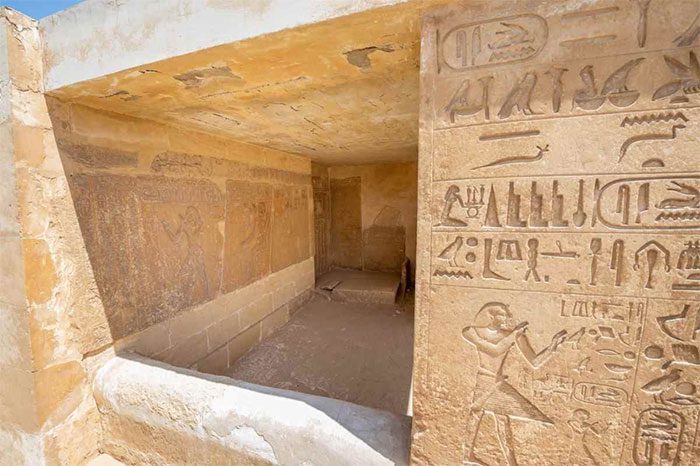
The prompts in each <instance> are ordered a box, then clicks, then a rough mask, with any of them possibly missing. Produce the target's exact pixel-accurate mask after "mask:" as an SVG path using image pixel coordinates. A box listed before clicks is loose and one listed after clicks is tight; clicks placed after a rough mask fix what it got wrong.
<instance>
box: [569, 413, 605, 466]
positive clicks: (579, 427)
mask: <svg viewBox="0 0 700 466" xmlns="http://www.w3.org/2000/svg"><path fill="white" fill-rule="evenodd" d="M590 418H591V413H589V412H588V410H585V409H577V410H575V411H574V412H573V414H572V415H571V419H570V420H569V421H568V424H569V428H571V432H572V442H571V450H569V461H568V464H570V465H571V466H584V465H590V464H595V465H596V466H604V465H607V464H612V462H613V458H612V452H611V451H610V447H609V446H608V445H607V444H606V443H605V442H604V441H603V440H602V438H601V436H602V434H604V433H605V432H606V431H607V430H608V428H609V427H610V423H607V424H603V423H602V422H600V421H597V422H590Z"/></svg>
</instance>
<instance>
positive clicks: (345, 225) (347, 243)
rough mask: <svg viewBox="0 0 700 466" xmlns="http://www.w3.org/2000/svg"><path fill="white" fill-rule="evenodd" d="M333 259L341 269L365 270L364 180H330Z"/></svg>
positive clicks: (353, 178)
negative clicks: (359, 253) (363, 252)
mask: <svg viewBox="0 0 700 466" xmlns="http://www.w3.org/2000/svg"><path fill="white" fill-rule="evenodd" d="M331 206H332V207H333V208H332V210H331V258H332V262H333V264H335V265H338V266H340V267H349V268H355V269H360V268H362V256H361V255H358V254H357V251H362V194H361V178H360V177H359V176H358V177H350V178H343V179H335V178H333V179H331Z"/></svg>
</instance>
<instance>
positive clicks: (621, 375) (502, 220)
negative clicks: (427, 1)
mask: <svg viewBox="0 0 700 466" xmlns="http://www.w3.org/2000/svg"><path fill="white" fill-rule="evenodd" d="M685 15H689V16H691V17H693V18H694V17H695V16H696V15H697V2H693V1H688V2H686V1H679V2H673V5H672V6H671V4H669V3H665V2H653V1H652V2H649V1H637V2H624V1H612V2H607V1H592V2H585V4H583V3H581V2H578V1H576V0H571V1H568V0H566V1H561V2H548V1H543V2H508V1H502V2H500V1H497V2H489V5H488V8H486V7H485V4H482V3H479V2H477V3H464V4H457V3H455V4H454V5H451V6H449V7H446V8H444V9H440V10H435V11H433V12H431V13H430V14H429V15H428V17H427V18H426V22H425V25H424V31H423V45H424V46H423V48H422V55H423V59H422V64H423V65H425V66H422V67H421V73H422V77H421V79H422V89H425V90H426V95H425V96H423V97H424V100H423V101H424V103H425V105H424V106H423V108H422V111H421V144H420V156H419V159H420V169H419V191H418V192H419V197H420V199H421V202H420V211H419V215H418V219H419V220H418V221H419V228H418V238H419V239H418V245H419V247H418V265H419V268H418V273H417V291H416V302H417V307H416V343H415V345H416V347H415V364H414V387H415V388H414V398H413V400H414V431H413V444H412V461H413V463H415V464H520V465H540V464H625V465H627V464H630V465H631V464H636V465H641V464H651V463H655V462H658V461H662V462H668V463H669V464H672V463H675V464H678V465H681V464H687V465H690V464H695V463H697V459H698V452H697V448H696V445H695V441H694V440H691V437H693V438H694V436H696V432H695V431H696V430H697V429H696V428H695V427H691V428H690V430H692V431H693V433H690V430H685V427H684V428H682V429H681V428H680V426H686V425H691V424H695V423H696V421H697V413H696V412H695V410H694V408H692V409H691V408H688V406H689V405H695V404H696V403H697V401H698V400H697V393H696V391H697V390H696V385H697V384H696V382H695V381H696V380H697V379H698V377H699V376H700V372H699V371H698V364H697V362H698V361H700V359H698V347H697V341H696V339H697V337H696V336H692V335H691V333H692V332H694V330H692V331H691V327H693V325H694V324H691V322H695V320H696V317H697V314H698V310H700V300H698V295H697V292H698V290H700V285H699V284H698V278H700V277H699V276H698V274H697V271H698V270H700V263H698V258H700V243H698V242H697V241H698V238H697V228H698V227H699V226H700V223H698V221H697V214H700V211H699V209H698V206H697V205H694V204H693V202H692V201H691V199H695V198H696V197H697V196H696V194H697V192H698V189H700V183H699V181H698V175H697V171H698V170H697V160H696V159H695V157H694V155H692V154H691V152H692V150H691V148H692V147H693V142H694V141H695V140H696V139H697V134H695V133H696V132H695V131H694V130H693V129H691V128H692V123H690V122H691V121H694V119H695V118H696V115H695V113H696V109H695V108H694V107H695V105H696V104H697V101H696V100H695V99H696V97H693V96H691V95H690V94H687V89H686V90H683V86H682V85H681V84H680V82H681V81H679V78H677V77H673V75H674V74H675V72H674V71H670V69H675V70H676V72H677V71H679V65H680V69H683V67H685V66H687V64H688V63H690V60H691V55H692V56H695V52H691V50H690V48H688V46H689V45H691V44H692V42H693V37H694V36H696V35H697V34H695V33H694V32H693V30H692V29H691V30H688V26H689V24H690V23H692V21H689V20H688V19H687V16H686V18H683V17H684V16H685ZM516 30H517V31H520V32H522V33H523V34H524V35H523V36H519V35H518V34H514V35H511V32H514V31H516ZM684 31H685V32H684ZM525 36H527V39H526V40H522V39H523V38H524V37H525ZM438 38H439V39H438ZM674 41H675V42H674ZM669 44H675V45H676V46H678V47H677V48H673V47H671V48H669ZM693 328H694V327H693ZM691 361H692V362H691ZM691 399H692V401H691ZM657 421H659V422H660V423H661V424H664V427H661V428H659V430H657V426H659V425H660V424H657ZM671 425H673V426H676V427H675V428H669V426H671ZM681 430H683V431H684V432H681ZM661 451H664V453H663V454H661V453H660V452H661ZM659 455H661V456H663V457H664V459H663V460H661V459H660V456H659Z"/></svg>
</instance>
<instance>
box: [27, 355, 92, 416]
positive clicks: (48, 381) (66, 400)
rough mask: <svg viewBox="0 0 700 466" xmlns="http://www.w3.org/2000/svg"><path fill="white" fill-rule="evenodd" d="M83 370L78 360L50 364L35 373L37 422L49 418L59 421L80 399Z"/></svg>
mask: <svg viewBox="0 0 700 466" xmlns="http://www.w3.org/2000/svg"><path fill="white" fill-rule="evenodd" d="M85 379H86V374H85V370H84V369H83V367H82V366H81V364H80V362H78V361H70V362H67V363H64V364H59V365H55V366H50V367H47V368H45V369H41V370H39V371H37V372H36V374H35V381H34V387H35V393H36V403H37V414H38V416H39V423H40V424H41V425H43V424H44V423H45V422H46V421H47V420H49V419H51V422H52V423H60V422H61V421H62V420H63V419H65V418H66V417H67V416H68V415H69V414H70V413H71V412H72V411H73V410H74V409H75V408H76V407H77V406H78V405H79V404H80V401H81V400H82V394H83V390H84V385H83V384H84V382H85Z"/></svg>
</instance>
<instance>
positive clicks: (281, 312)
mask: <svg viewBox="0 0 700 466" xmlns="http://www.w3.org/2000/svg"><path fill="white" fill-rule="evenodd" d="M287 322H289V305H287V304H285V305H284V306H282V307H280V308H278V309H276V310H275V312H273V313H272V314H270V315H268V316H267V317H265V318H264V319H263V320H262V322H260V339H261V340H262V339H265V338H267V337H269V336H270V335H272V334H273V333H275V332H276V331H277V329H279V328H280V327H282V326H283V325H284V324H286V323H287Z"/></svg>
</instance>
